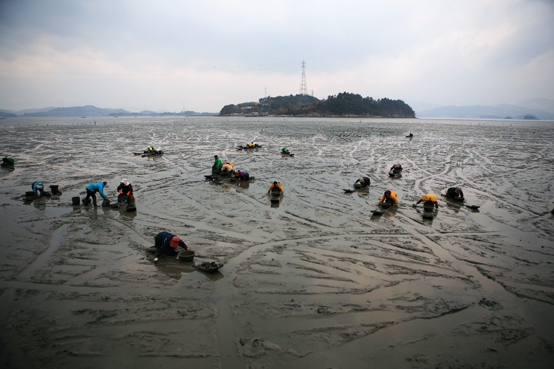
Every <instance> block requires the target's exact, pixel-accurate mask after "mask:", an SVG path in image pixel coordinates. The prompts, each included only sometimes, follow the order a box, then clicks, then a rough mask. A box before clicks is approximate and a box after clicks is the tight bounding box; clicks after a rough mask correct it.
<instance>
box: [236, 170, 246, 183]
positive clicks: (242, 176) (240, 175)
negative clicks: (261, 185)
mask: <svg viewBox="0 0 554 369" xmlns="http://www.w3.org/2000/svg"><path fill="white" fill-rule="evenodd" d="M235 178H236V179H237V181H248V180H249V179H250V174H248V172H242V171H240V170H237V171H236V172H235Z"/></svg>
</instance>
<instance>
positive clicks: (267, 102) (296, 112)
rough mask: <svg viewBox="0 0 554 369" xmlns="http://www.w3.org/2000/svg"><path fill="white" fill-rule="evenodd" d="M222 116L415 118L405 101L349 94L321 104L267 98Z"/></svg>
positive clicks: (299, 97) (309, 100) (307, 98)
mask: <svg viewBox="0 0 554 369" xmlns="http://www.w3.org/2000/svg"><path fill="white" fill-rule="evenodd" d="M220 115H260V116H264V115H292V116H320V117H321V116H356V117H385V118H415V112H414V111H413V109H412V108H411V107H410V106H409V105H408V104H406V103H405V102H404V101H402V100H391V99H388V98H383V99H377V100H375V99H373V98H372V97H362V96H361V95H359V94H353V93H348V92H343V93H339V94H338V95H332V96H329V97H327V99H324V100H319V99H317V98H315V97H313V96H310V95H300V94H299V95H289V96H277V97H264V98H261V99H259V101H258V102H250V103H242V104H238V105H233V104H230V105H225V106H224V107H223V108H222V109H221V111H220Z"/></svg>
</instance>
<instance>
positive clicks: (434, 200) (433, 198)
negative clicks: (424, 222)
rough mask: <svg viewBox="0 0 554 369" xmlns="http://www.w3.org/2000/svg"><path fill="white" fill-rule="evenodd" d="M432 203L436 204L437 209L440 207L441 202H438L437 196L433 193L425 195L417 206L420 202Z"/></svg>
mask: <svg viewBox="0 0 554 369" xmlns="http://www.w3.org/2000/svg"><path fill="white" fill-rule="evenodd" d="M422 201H425V202H432V203H434V204H435V208H438V207H439V202H438V201H437V196H435V195H433V194H432V193H428V194H427V195H424V196H423V197H422V198H421V199H419V200H418V202H416V204H415V205H417V204H419V203H420V202H422Z"/></svg>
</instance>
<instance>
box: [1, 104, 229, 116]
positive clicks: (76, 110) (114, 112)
mask: <svg viewBox="0 0 554 369" xmlns="http://www.w3.org/2000/svg"><path fill="white" fill-rule="evenodd" d="M217 114H218V113H197V112H195V111H191V110H189V111H184V112H180V113H171V112H164V113H157V112H154V111H151V110H143V111H141V112H139V113H133V112H130V111H127V110H124V109H102V108H97V107H96V106H92V105H85V106H73V107H69V108H52V107H49V108H44V109H25V110H20V111H16V112H14V111H12V110H3V109H0V117H2V118H15V117H107V116H135V115H145V116H151V115H181V116H183V115H217Z"/></svg>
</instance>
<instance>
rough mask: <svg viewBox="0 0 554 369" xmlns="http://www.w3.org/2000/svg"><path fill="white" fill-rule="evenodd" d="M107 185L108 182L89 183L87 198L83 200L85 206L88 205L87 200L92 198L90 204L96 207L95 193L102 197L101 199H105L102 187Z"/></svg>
mask: <svg viewBox="0 0 554 369" xmlns="http://www.w3.org/2000/svg"><path fill="white" fill-rule="evenodd" d="M107 185H108V182H106V181H104V182H98V183H91V184H89V185H88V186H87V197H86V198H85V204H88V202H89V199H90V198H91V197H92V203H93V204H94V206H97V205H96V192H98V193H99V194H100V196H102V198H103V199H105V198H106V195H104V187H106V186H107Z"/></svg>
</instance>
